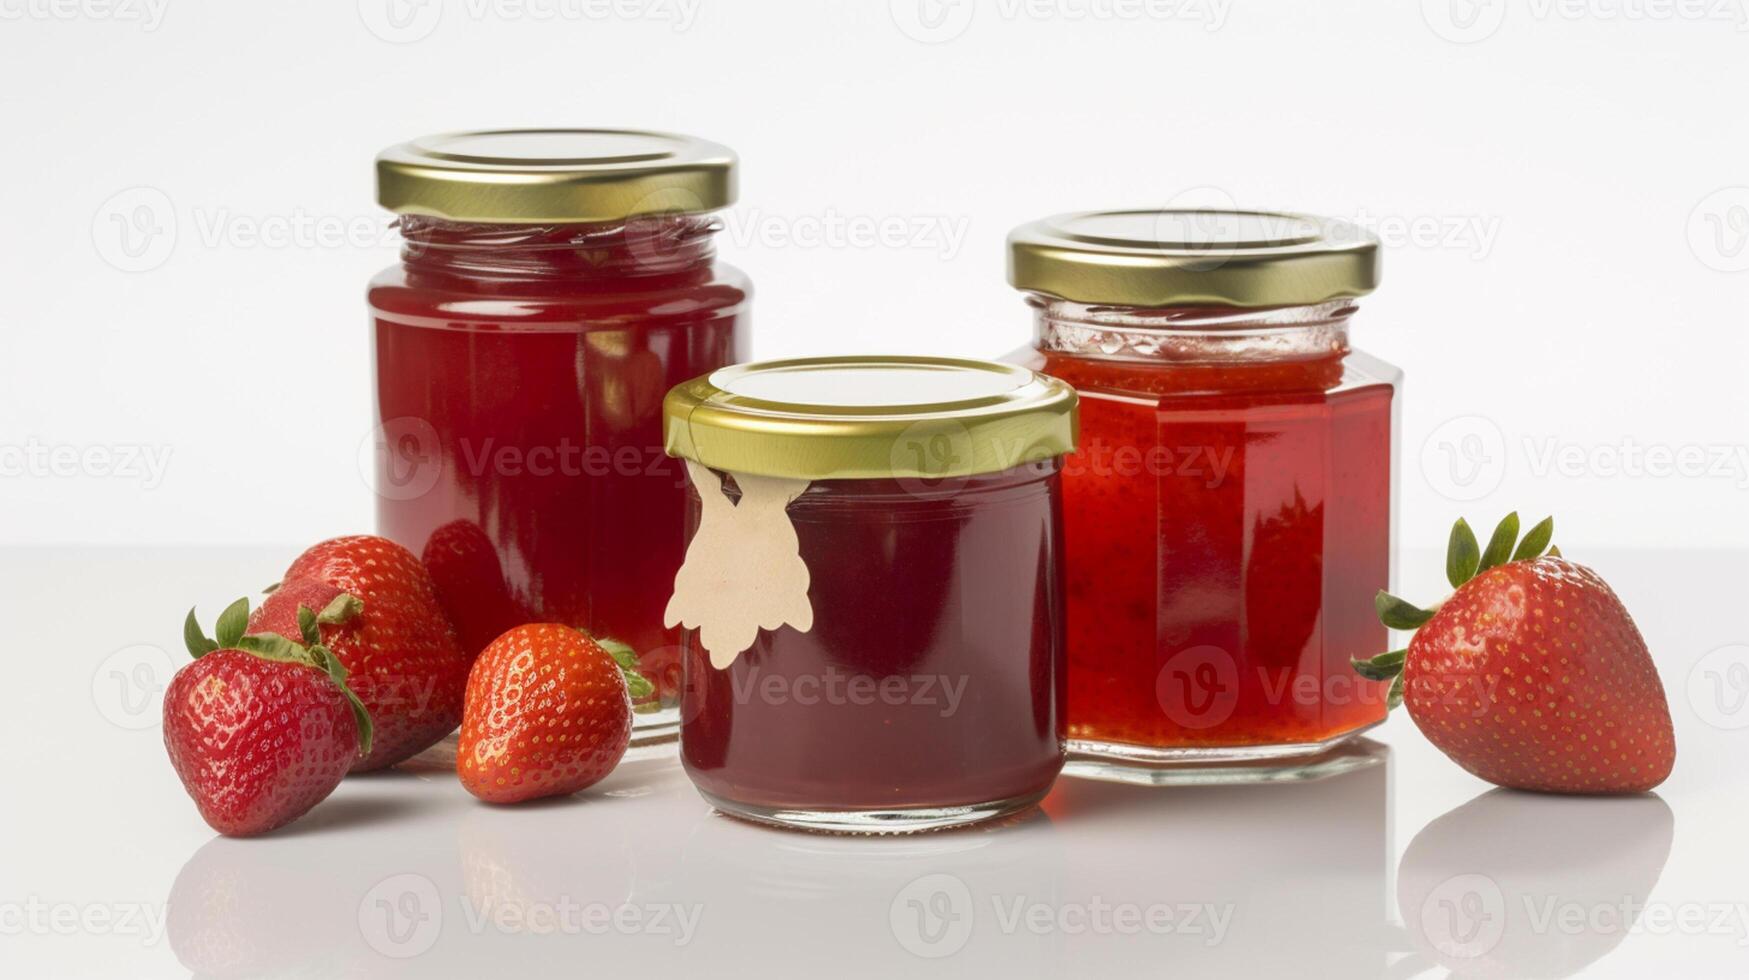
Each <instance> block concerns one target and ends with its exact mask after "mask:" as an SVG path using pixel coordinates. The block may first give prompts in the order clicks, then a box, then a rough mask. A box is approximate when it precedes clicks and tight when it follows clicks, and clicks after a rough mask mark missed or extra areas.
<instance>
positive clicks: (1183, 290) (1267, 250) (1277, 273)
mask: <svg viewBox="0 0 1749 980" xmlns="http://www.w3.org/2000/svg"><path fill="white" fill-rule="evenodd" d="M1378 246H1379V243H1378V239H1377V238H1375V237H1374V236H1373V235H1372V234H1371V233H1370V232H1368V231H1366V230H1364V229H1362V228H1360V227H1359V226H1357V225H1354V224H1350V223H1349V222H1346V221H1338V220H1335V219H1333V218H1319V217H1314V216H1311V215H1303V214H1288V213H1285V212H1275V211H1212V210H1211V211H1202V210H1184V209H1165V210H1141V211H1085V212H1080V213H1077V214H1059V215H1056V216H1054V217H1050V218H1045V219H1043V220H1042V221H1035V222H1033V223H1031V224H1027V225H1022V226H1021V227H1019V228H1016V229H1014V231H1012V232H1010V233H1009V235H1008V281H1009V282H1010V283H1011V284H1013V285H1014V286H1015V287H1016V288H1019V289H1024V290H1027V291H1028V292H1035V293H1044V294H1046V295H1050V296H1055V297H1058V298H1060V299H1066V300H1071V301H1073V302H1077V303H1096V304H1109V305H1113V306H1183V305H1202V304H1208V305H1218V306H1243V307H1269V306H1309V305H1312V304H1316V303H1324V302H1328V301H1330V300H1334V299H1340V298H1344V297H1353V296H1364V295H1366V294H1367V293H1370V292H1372V291H1373V289H1375V288H1376V287H1377V286H1378V281H1379V248H1378Z"/></svg>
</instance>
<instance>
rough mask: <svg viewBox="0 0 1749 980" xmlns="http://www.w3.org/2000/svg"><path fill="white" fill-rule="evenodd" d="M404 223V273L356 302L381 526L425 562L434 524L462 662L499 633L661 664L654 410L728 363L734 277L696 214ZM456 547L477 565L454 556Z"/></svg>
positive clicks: (664, 537)
mask: <svg viewBox="0 0 1749 980" xmlns="http://www.w3.org/2000/svg"><path fill="white" fill-rule="evenodd" d="M402 222H403V233H404V234H405V236H406V238H407V245H406V248H405V249H404V252H403V261H402V264H401V265H399V266H396V267H393V268H390V269H388V270H386V271H384V272H383V273H381V274H380V275H378V276H377V277H376V278H375V280H373V281H372V283H371V288H370V305H371V309H372V313H373V316H374V326H375V331H376V390H377V408H378V412H379V415H378V418H379V421H380V422H381V424H382V433H381V438H382V440H383V443H384V445H385V446H386V448H387V450H388V451H387V452H386V453H384V452H379V453H378V458H379V463H378V474H377V476H378V486H379V499H378V506H377V519H378V526H379V528H380V529H381V531H382V533H383V534H384V535H386V536H387V537H390V538H393V539H394V540H396V541H399V542H401V543H402V544H405V545H407V546H408V547H409V548H412V549H413V550H414V551H415V552H422V551H426V550H427V544H428V542H429V540H430V539H431V537H432V536H433V535H434V534H435V533H437V532H438V531H439V529H443V528H446V526H448V529H447V530H446V531H445V532H444V535H443V536H442V541H441V545H442V546H441V547H440V548H438V549H437V550H438V551H440V552H441V554H442V556H443V557H444V560H443V561H434V562H433V577H434V578H436V579H437V580H438V582H437V584H438V588H439V592H440V594H443V596H444V599H445V602H446V605H448V606H451V607H452V608H451V610H450V612H451V616H452V618H453V619H455V620H456V621H457V622H458V623H459V624H461V625H462V627H463V629H464V632H469V633H471V634H474V635H470V636H466V637H464V640H468V641H470V642H471V643H473V644H474V646H473V647H472V648H471V649H469V650H468V651H467V652H468V653H469V654H470V655H471V654H474V653H477V652H479V646H480V645H482V644H483V643H485V642H488V641H489V640H490V639H491V636H490V635H487V634H491V635H496V632H497V631H498V630H500V629H502V628H503V625H504V624H506V623H510V624H511V625H514V623H511V622H510V621H513V620H515V621H524V622H526V621H550V622H558V623H564V624H566V625H570V626H576V627H580V628H584V629H587V630H589V631H590V632H592V633H594V634H595V635H597V636H606V637H612V638H614V639H618V640H621V641H623V642H625V643H628V644H630V645H631V646H632V647H633V648H635V649H636V650H638V651H640V653H641V654H643V655H645V656H656V655H658V654H659V653H661V652H662V651H661V648H663V647H664V646H667V645H671V644H672V643H673V642H674V640H675V637H674V635H673V634H671V633H670V632H669V631H667V630H665V629H664V628H663V627H662V609H663V604H664V603H665V602H666V601H667V597H668V592H669V589H670V587H671V586H672V585H673V581H674V573H675V571H676V570H677V569H678V568H679V567H680V562H681V558H682V556H683V553H684V540H683V522H684V514H685V506H686V505H685V489H684V487H685V483H686V477H685V474H684V472H683V471H682V470H681V468H680V466H679V464H678V463H677V462H676V461H674V460H672V459H669V458H667V457H666V456H665V455H664V454H663V452H662V432H661V421H662V420H661V405H662V396H663V394H664V393H666V392H667V390H668V388H670V387H671V386H673V385H675V384H677V383H679V382H681V381H684V380H687V379H689V378H693V377H696V376H698V375H700V374H704V373H707V372H709V371H712V370H714V369H716V368H718V367H721V366H723V365H726V364H730V363H733V362H735V361H738V360H742V359H744V357H745V353H746V350H745V347H744V345H743V340H742V337H741V331H740V330H739V324H740V318H741V316H742V314H743V311H744V309H745V306H746V302H747V297H748V292H747V289H748V287H747V282H746V279H745V278H744V277H743V276H742V275H741V274H740V273H739V272H738V271H736V270H734V269H732V268H729V267H727V266H724V265H722V264H719V263H715V262H713V249H712V246H711V244H710V231H711V225H710V223H709V222H708V220H707V219H702V218H670V219H662V220H654V219H652V220H650V221H646V222H643V223H641V224H639V225H634V226H630V227H628V226H626V225H561V226H553V227H539V226H510V225H475V224H454V223H449V222H438V221H432V220H428V219H419V218H403V219H402ZM458 521H460V522H471V523H473V524H475V525H477V526H478V528H479V530H480V531H481V532H483V533H481V534H475V533H472V532H468V533H461V531H462V530H463V529H458V527H456V526H454V525H455V522H458ZM470 540H479V541H483V542H486V543H487V544H489V546H490V548H491V551H490V552H488V553H486V554H484V555H474V554H457V553H456V545H457V543H458V542H460V543H466V542H468V541H470ZM429 557H430V556H429V555H428V558H429ZM448 569H455V570H456V572H455V574H454V576H453V577H454V579H455V581H454V582H453V583H452V582H447V581H446V580H445V574H446V570H448ZM482 570H484V571H482ZM497 575H501V576H502V579H503V582H504V587H503V589H502V590H497V589H492V588H489V587H486V586H482V585H481V582H482V576H484V577H485V578H490V577H492V576H497ZM488 585H489V583H488ZM505 593H508V595H506V594H505ZM456 596H460V598H459V599H458V598H456ZM470 597H471V599H470ZM470 601H471V602H473V603H475V604H476V605H478V608H469V609H462V610H457V609H455V608H453V607H454V606H455V605H456V604H457V603H458V602H460V603H463V604H466V603H468V602H470ZM473 624H481V625H480V628H479V629H478V630H471V629H468V627H469V626H470V625H473Z"/></svg>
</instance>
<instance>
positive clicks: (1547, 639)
mask: <svg viewBox="0 0 1749 980" xmlns="http://www.w3.org/2000/svg"><path fill="white" fill-rule="evenodd" d="M1553 534H1554V521H1553V519H1549V520H1544V521H1543V522H1542V523H1540V524H1538V525H1537V526H1536V527H1534V528H1532V529H1531V530H1530V533H1529V534H1527V535H1525V538H1524V540H1523V542H1520V543H1518V544H1517V547H1516V548H1514V543H1515V542H1517V541H1518V515H1517V514H1509V515H1507V517H1506V519H1505V520H1504V521H1501V522H1500V526H1499V527H1498V528H1497V529H1495V531H1494V535H1493V537H1492V538H1491V539H1490V540H1489V542H1488V547H1487V549H1486V550H1485V551H1484V550H1482V549H1481V548H1480V547H1479V546H1478V545H1477V542H1476V536H1475V534H1474V533H1473V532H1471V531H1470V527H1469V525H1468V524H1466V523H1464V522H1463V521H1461V520H1460V521H1458V522H1457V526H1456V527H1454V528H1453V529H1452V537H1451V548H1450V551H1449V552H1448V554H1447V556H1446V575H1447V578H1448V579H1449V580H1450V581H1451V583H1452V587H1453V588H1454V589H1456V591H1455V592H1454V593H1453V594H1452V595H1451V596H1450V597H1449V598H1447V599H1446V600H1445V601H1444V602H1443V603H1441V604H1440V605H1439V606H1438V607H1437V611H1432V610H1425V609H1417V608H1416V607H1414V606H1412V605H1410V604H1409V603H1407V602H1404V601H1403V600H1401V599H1398V598H1396V597H1395V596H1391V595H1389V594H1387V593H1384V592H1381V593H1379V597H1378V603H1377V605H1378V610H1379V618H1380V619H1382V620H1384V623H1385V625H1386V626H1390V627H1393V628H1395V629H1415V628H1416V627H1419V629H1417V630H1416V633H1415V637H1414V639H1413V640H1412V641H1410V643H1409V647H1408V649H1407V650H1406V651H1397V652H1395V653H1387V654H1383V655H1381V656H1378V657H1375V658H1373V659H1372V660H1365V661H1361V660H1357V661H1355V664H1354V666H1355V669H1356V670H1357V671H1359V672H1360V673H1361V674H1362V675H1363V676H1366V677H1369V678H1373V679H1375V680H1382V679H1384V678H1387V677H1394V678H1395V680H1394V681H1393V682H1392V685H1391V691H1390V698H1391V704H1392V705H1393V706H1395V705H1396V704H1397V703H1399V702H1402V703H1406V704H1407V705H1408V707H1409V717H1411V718H1413V719H1414V720H1415V724H1416V726H1417V727H1419V728H1420V729H1421V732H1422V734H1424V735H1426V736H1427V738H1428V740H1429V741H1431V742H1432V743H1433V744H1434V745H1436V746H1438V747H1439V750H1440V751H1442V752H1444V753H1445V754H1446V755H1448V756H1450V757H1451V759H1452V761H1454V762H1456V763H1457V764H1458V765H1460V766H1463V767H1464V768H1465V769H1467V770H1469V771H1470V772H1472V773H1474V774H1475V775H1477V776H1480V777H1481V778H1483V779H1486V780H1488V781H1489V782H1491V783H1496V784H1498V785H1501V786H1512V787H1516V788H1519V789H1531V790H1542V791H1545V792H1552V793H1638V792H1644V791H1645V790H1649V789H1651V788H1652V787H1654V786H1656V785H1658V784H1659V783H1661V782H1663V781H1664V779H1665V777H1667V776H1669V775H1670V769H1671V767H1672V766H1673V765H1674V764H1675V762H1676V737H1675V734H1674V732H1673V731H1672V729H1671V725H1670V706H1669V704H1668V703H1667V702H1666V700H1665V698H1664V685H1663V684H1662V682H1660V681H1659V679H1658V671H1657V668H1656V667H1655V666H1653V664H1652V655H1651V653H1650V652H1648V651H1647V649H1646V641H1645V639H1644V638H1642V637H1641V636H1640V631H1639V629H1638V627H1636V626H1635V625H1634V620H1633V617H1631V616H1629V615H1628V611H1627V609H1626V608H1624V607H1623V606H1622V604H1621V600H1620V599H1618V598H1616V595H1615V593H1614V592H1612V591H1611V590H1610V588H1609V586H1608V585H1605V584H1604V582H1603V579H1601V578H1599V577H1598V575H1597V573H1596V572H1594V571H1592V570H1591V569H1589V568H1586V567H1584V566H1583V565H1578V564H1575V563H1573V562H1570V561H1567V560H1566V559H1564V558H1562V557H1560V552H1559V550H1553V549H1551V550H1550V551H1549V553H1548V554H1547V555H1544V554H1543V550H1544V549H1545V548H1547V547H1548V544H1549V539H1550V538H1551V537H1552V536H1553ZM1539 556H1540V557H1539Z"/></svg>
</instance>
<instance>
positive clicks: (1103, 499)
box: [1009, 211, 1401, 783]
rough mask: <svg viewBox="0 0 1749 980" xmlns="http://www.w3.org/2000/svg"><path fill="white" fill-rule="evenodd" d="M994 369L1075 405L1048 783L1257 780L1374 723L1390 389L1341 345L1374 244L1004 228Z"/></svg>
mask: <svg viewBox="0 0 1749 980" xmlns="http://www.w3.org/2000/svg"><path fill="white" fill-rule="evenodd" d="M1009 249H1010V254H1009V259H1010V265H1009V278H1010V281H1011V282H1012V284H1013V285H1014V286H1016V287H1017V288H1019V289H1021V290H1024V291H1025V292H1026V293H1027V299H1028V303H1029V304H1030V305H1031V307H1032V309H1033V319H1034V328H1035V341H1034V343H1033V345H1032V347H1031V348H1029V349H1026V350H1024V351H1022V352H1020V353H1019V354H1017V355H1015V358H1013V359H1017V360H1019V361H1020V362H1021V363H1024V364H1026V365H1027V366H1030V367H1033V368H1035V369H1037V370H1039V371H1043V372H1045V373H1048V374H1051V375H1053V376H1055V377H1058V378H1061V379H1062V380H1064V381H1067V382H1069V383H1070V384H1071V385H1073V386H1074V387H1075V388H1076V390H1077V391H1078V392H1079V393H1080V395H1081V412H1082V432H1083V435H1082V441H1081V446H1080V449H1079V450H1078V451H1077V452H1076V453H1075V455H1073V456H1071V457H1070V458H1069V459H1068V461H1067V463H1066V464H1065V469H1064V488H1063V493H1064V529H1065V535H1066V541H1067V546H1066V552H1065V554H1066V568H1067V575H1068V603H1069V630H1068V632H1069V641H1068V682H1069V692H1068V700H1067V705H1066V714H1067V717H1068V730H1069V743H1068V746H1069V753H1070V762H1069V766H1068V771H1069V772H1071V773H1075V774H1080V775H1091V776H1100V777H1106V778H1113V779H1122V780H1127V781H1133V782H1145V783H1164V782H1177V781H1199V780H1208V779H1222V780H1226V779H1239V778H1272V777H1277V776H1282V775H1288V774H1291V773H1292V772H1294V771H1296V770H1299V769H1303V768H1304V767H1305V765H1307V762H1308V759H1310V758H1311V757H1315V756H1316V755H1318V754H1319V753H1322V752H1324V751H1326V750H1328V749H1331V748H1332V747H1333V746H1335V745H1336V744H1337V743H1340V742H1342V741H1344V740H1346V739H1348V738H1350V737H1351V736H1353V735H1355V734H1356V733H1358V732H1360V731H1362V730H1364V729H1366V728H1368V727H1370V726H1372V725H1374V724H1376V723H1378V722H1379V721H1381V720H1382V719H1383V718H1384V717H1385V713H1386V706H1385V685H1383V684H1379V683H1374V682H1370V681H1366V680H1363V679H1361V678H1360V677H1359V676H1358V675H1357V674H1355V673H1354V671H1353V670H1352V668H1351V667H1350V664H1349V658H1351V657H1365V656H1368V655H1371V653H1372V651H1375V650H1384V649H1385V645H1384V644H1385V642H1386V632H1385V629H1384V627H1382V626H1381V625H1379V623H1378V621H1377V619H1376V618H1375V616H1374V612H1373V601H1372V600H1373V595H1374V593H1375V591H1376V590H1378V589H1381V588H1385V587H1387V586H1388V584H1389V582H1388V580H1389V577H1390V571H1391V541H1392V516H1391V515H1392V493H1393V489H1392V488H1393V486H1394V478H1393V456H1394V454H1393V430H1394V425H1393V416H1394V412H1395V392H1396V388H1397V386H1398V383H1399V381H1400V378H1401V374H1400V372H1399V371H1397V370H1396V369H1395V368H1393V367H1391V366H1390V365H1388V364H1385V363H1383V362H1381V361H1379V360H1377V359H1375V358H1372V357H1370V356H1368V355H1366V354H1363V353H1361V352H1359V351H1357V350H1355V349H1353V347H1352V346H1351V345H1350V343H1349V322H1350V319H1351V317H1352V316H1353V314H1354V312H1355V308H1356V298H1357V297H1359V296H1361V295H1364V294H1366V293H1368V292H1370V291H1371V290H1372V289H1373V288H1374V286H1375V285H1376V283H1377V279H1378V248H1377V242H1376V240H1374V239H1373V238H1372V237H1371V236H1370V235H1368V234H1367V233H1365V232H1363V231H1361V230H1360V229H1358V228H1356V227H1354V226H1352V225H1349V224H1345V223H1342V222H1335V221H1329V220H1324V219H1318V218H1310V217H1306V216H1301V215H1291V214H1273V213H1256V212H1210V211H1125V212H1102V213H1082V214H1070V215H1061V216H1058V217H1054V218H1048V219H1045V220H1043V221H1040V222H1036V223H1034V224H1031V225H1027V226H1024V227H1022V228H1020V229H1017V230H1016V231H1015V232H1014V233H1013V234H1012V235H1011V236H1010V239H1009Z"/></svg>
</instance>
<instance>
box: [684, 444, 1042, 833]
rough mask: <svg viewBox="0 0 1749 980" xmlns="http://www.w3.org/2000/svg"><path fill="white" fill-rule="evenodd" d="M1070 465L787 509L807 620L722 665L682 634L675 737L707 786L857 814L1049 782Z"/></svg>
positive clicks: (813, 819)
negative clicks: (804, 573) (1064, 495)
mask: <svg viewBox="0 0 1749 980" xmlns="http://www.w3.org/2000/svg"><path fill="white" fill-rule="evenodd" d="M1059 468H1060V461H1059V460H1056V459H1052V460H1048V461H1046V462H1043V463H1031V464H1024V465H1021V466H1017V467H1014V468H1012V469H1009V470H1006V471H1003V472H1000V473H993V474H985V475H979V476H972V477H964V478H954V479H952V480H949V481H946V482H945V483H942V484H940V485H923V484H920V483H919V482H918V481H913V480H893V479H861V480H816V481H814V482H813V483H812V484H811V485H809V487H808V489H807V490H806V491H805V492H804V493H803V494H802V495H801V496H799V497H798V498H796V499H795V500H794V501H793V502H792V503H791V504H790V506H789V511H788V513H789V516H790V519H791V522H792V523H793V525H794V527H795V531H796V537H797V540H798V543H799V546H800V555H801V558H802V559H803V561H804V562H805V563H806V564H807V567H808V570H809V577H810V581H809V587H808V595H809V600H810V603H811V605H812V608H813V624H812V627H811V628H810V629H808V630H807V631H806V632H802V631H798V630H796V629H795V628H793V627H790V626H784V627H782V628H780V629H777V630H775V631H761V632H760V634H759V636H758V639H757V640H756V641H755V643H754V645H753V646H752V647H751V648H749V649H747V650H746V651H744V652H742V653H741V654H740V655H739V656H737V657H736V658H735V659H734V661H733V662H732V663H730V664H729V666H728V667H726V668H722V669H719V668H715V667H713V666H712V665H711V662H710V657H709V655H708V653H707V652H706V651H705V650H703V649H702V648H701V647H700V646H699V644H698V643H697V636H696V634H695V633H693V632H688V634H687V635H686V638H685V640H684V641H683V647H684V659H685V677H686V685H685V688H686V689H685V693H684V698H683V703H682V718H683V722H682V728H681V739H680V743H681V751H680V756H681V761H682V762H683V763H684V765H685V767H686V771H687V774H688V775H689V776H690V777H691V778H692V780H693V782H694V783H695V784H696V785H697V786H698V788H699V789H700V791H701V792H702V793H703V794H704V795H705V797H706V798H707V799H709V800H710V801H711V803H712V804H713V805H715V806H717V807H718V808H719V809H722V810H724V811H726V812H729V813H732V814H735V815H737V816H742V817H747V818H751V819H755V820H760V821H764V822H768V823H776V824H781V825H786V826H792V827H800V828H806V829H815V830H830V831H848V832H871V831H872V832H894V831H912V830H929V829H937V828H941V827H948V826H955V825H959V824H965V823H971V822H976V821H979V820H985V819H990V818H992V817H996V816H1000V815H1003V814H1006V813H1010V812H1014V811H1017V810H1020V809H1024V808H1025V807H1027V806H1030V805H1031V804H1033V803H1034V802H1036V801H1037V800H1039V799H1040V798H1042V797H1043V796H1044V794H1045V793H1046V792H1047V791H1048V790H1049V789H1050V786H1051V784H1052V782H1053V781H1054V780H1055V778H1056V776H1057V773H1058V772H1059V770H1060V769H1061V768H1062V765H1063V734H1064V733H1063V728H1062V723H1063V719H1062V715H1061V710H1060V705H1061V700H1062V695H1063V679H1064V675H1063V663H1062V657H1063V639H1064V634H1063V629H1064V616H1063V584H1062V575H1061V568H1060V556H1061V553H1062V524H1061V516H1062V508H1061V504H1062V500H1061V487H1062V480H1061V475H1060V473H1059ZM691 500H692V515H693V518H692V520H691V521H690V522H689V524H690V525H691V527H692V529H694V530H696V526H697V521H698V516H699V509H700V508H699V502H698V497H697V494H696V493H694V494H693V495H692V497H691Z"/></svg>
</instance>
